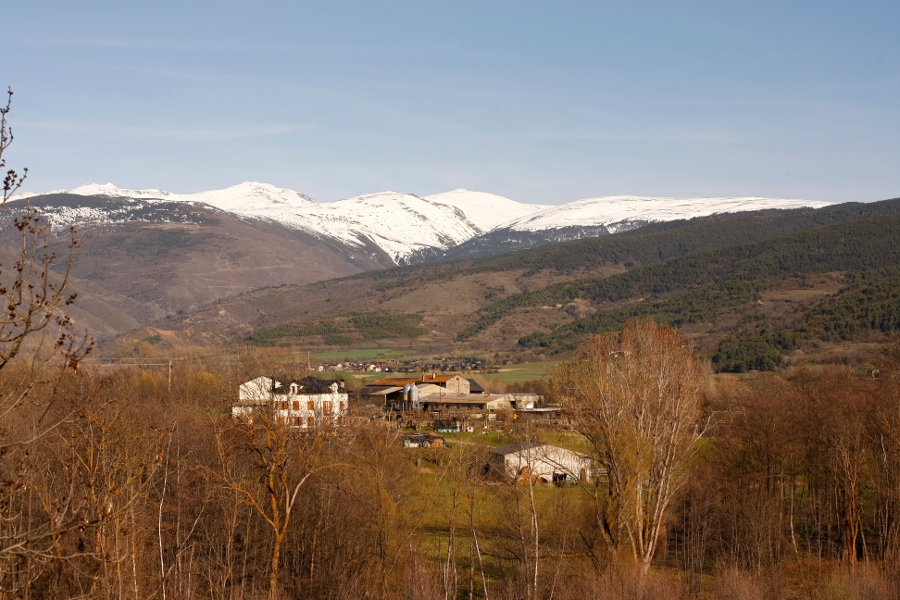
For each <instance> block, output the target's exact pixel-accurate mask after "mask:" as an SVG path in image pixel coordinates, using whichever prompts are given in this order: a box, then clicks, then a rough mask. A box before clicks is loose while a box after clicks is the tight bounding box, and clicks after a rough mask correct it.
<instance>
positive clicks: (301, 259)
mask: <svg viewBox="0 0 900 600" xmlns="http://www.w3.org/2000/svg"><path fill="white" fill-rule="evenodd" d="M28 202H30V203H31V205H32V206H34V207H37V208H39V209H40V211H41V213H42V214H43V215H44V216H45V217H46V218H48V219H50V220H51V222H52V223H53V225H54V230H55V231H57V232H61V233H64V232H65V231H66V230H67V229H68V227H69V226H74V227H76V228H77V229H78V230H79V232H81V233H82V234H83V235H85V236H86V240H85V242H84V244H83V246H82V248H80V249H79V251H78V253H77V256H76V262H75V266H74V270H73V274H74V276H75V278H76V281H75V285H76V286H77V287H78V288H79V291H80V298H81V301H80V302H79V305H78V310H79V311H81V313H82V314H81V316H80V317H79V320H80V321H83V322H85V323H87V324H90V326H91V329H92V331H94V333H95V335H97V336H98V337H101V338H104V337H113V336H115V335H118V334H121V333H122V332H124V331H128V330H130V329H133V328H135V327H140V326H142V325H145V324H147V323H150V322H154V321H158V320H159V319H162V318H165V317H169V318H174V317H176V316H178V315H180V314H181V313H183V312H185V311H190V310H191V309H193V308H196V307H200V306H203V305H209V303H213V302H216V301H219V300H222V299H224V298H228V297H231V296H234V295H236V294H241V293H244V292H248V291H250V290H254V289H258V288H272V287H277V286H284V285H288V286H294V285H300V286H302V285H305V284H311V283H314V282H317V281H323V280H330V279H334V278H339V277H344V276H348V275H353V274H355V273H361V272H364V271H372V270H381V269H385V268H389V267H393V266H395V265H398V264H401V265H402V264H410V263H421V262H428V261H434V260H436V259H441V258H444V259H446V258H452V257H454V256H467V255H471V256H477V255H485V254H494V253H497V252H499V251H505V250H518V249H521V248H523V247H528V246H538V245H543V244H546V243H549V242H558V241H564V240H571V239H579V238H585V237H596V236H600V235H606V234H608V233H610V232H617V231H619V232H621V231H626V230H630V229H633V228H634V227H639V226H640V225H643V224H646V223H648V222H654V221H659V222H666V221H671V220H672V219H677V218H679V217H682V216H697V215H707V214H713V213H731V212H734V211H741V210H753V209H759V208H764V207H766V208H768V207H772V208H779V207H782V208H783V207H794V206H818V205H820V204H823V203H815V202H805V201H793V200H771V199H760V198H749V199H748V198H737V199H735V198H710V199H674V198H666V199H649V198H636V197H615V198H595V199H590V200H584V201H580V202H576V203H571V204H567V205H562V206H543V205H530V204H523V203H519V202H515V201H513V200H510V199H507V198H503V197H501V196H497V195H493V194H487V193H483V192H472V191H467V190H455V191H452V192H447V193H443V194H437V195H432V196H417V195H414V194H403V193H398V192H383V193H378V194H370V195H364V196H358V197H356V198H349V199H346V200H340V201H338V202H332V203H319V202H316V201H315V200H313V199H311V198H309V197H308V196H305V195H303V194H301V193H299V192H296V191H293V190H285V189H281V188H277V187H274V186H271V185H267V184H261V183H252V182H251V183H243V184H240V185H236V186H233V187H231V188H228V189H225V190H217V191H209V192H200V193H196V194H174V193H171V192H167V191H164V190H125V189H120V188H118V187H116V186H113V185H111V184H106V185H95V184H89V185H86V186H82V187H79V188H76V189H74V190H72V192H54V193H47V194H39V195H35V196H31V197H30V198H29V199H28V200H26V199H18V200H15V201H12V202H10V203H8V204H7V205H6V207H5V208H4V210H3V211H2V213H0V217H2V219H3V220H2V221H0V244H2V245H3V246H5V247H8V248H11V247H13V246H14V245H15V243H16V241H15V240H16V231H15V228H14V227H13V225H12V219H13V218H14V217H15V216H16V215H18V214H21V213H22V212H23V211H24V210H26V207H27V205H28ZM63 238H64V236H61V237H60V239H59V240H58V241H55V242H54V244H55V246H54V249H55V250H57V251H58V252H59V253H60V254H62V250H63ZM489 279H490V278H488V279H486V280H485V281H484V282H483V284H484V285H485V286H487V288H490V287H491V286H492V283H491V282H490V280H489ZM495 287H496V286H495ZM479 293H480V292H479ZM295 301H298V302H299V301H300V300H299V299H295ZM423 301H425V299H423ZM337 304H338V299H337V298H335V303H334V304H332V305H330V306H331V307H334V306H337ZM476 304H477V303H476ZM476 304H473V306H476ZM253 310H256V311H258V314H259V316H260V317H263V316H264V314H265V312H266V310H267V309H266V308H265V307H264V306H260V307H257V308H254V309H253ZM250 321H251V322H259V323H264V322H266V319H265V318H261V319H256V318H253V319H250Z"/></svg>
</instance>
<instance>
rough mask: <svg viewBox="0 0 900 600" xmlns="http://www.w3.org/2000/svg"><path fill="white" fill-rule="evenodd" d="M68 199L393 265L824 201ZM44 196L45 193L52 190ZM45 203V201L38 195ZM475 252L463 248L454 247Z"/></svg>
mask: <svg viewBox="0 0 900 600" xmlns="http://www.w3.org/2000/svg"><path fill="white" fill-rule="evenodd" d="M68 193H69V194H73V195H79V196H85V197H93V198H108V199H109V198H115V199H120V200H122V201H124V202H127V201H139V200H140V201H143V202H146V203H148V204H160V205H161V206H160V207H159V209H160V210H164V207H166V206H172V205H174V204H176V203H188V204H195V205H199V204H202V205H206V206H209V207H212V208H214V209H217V210H219V211H222V212H227V213H230V214H232V215H235V216H236V217H238V218H240V219H243V220H247V219H250V220H257V221H267V222H271V223H276V224H278V225H280V226H282V227H285V228H288V229H293V230H296V231H301V232H303V233H305V234H308V235H311V236H313V237H316V238H318V239H320V240H330V241H333V242H337V243H339V244H341V245H344V246H347V247H350V248H354V249H357V250H358V251H364V252H369V253H370V254H372V255H374V254H377V252H375V253H373V252H372V246H375V247H377V249H378V250H379V251H381V252H383V253H384V254H385V255H387V256H388V257H390V259H391V261H392V262H393V263H394V264H410V263H416V262H424V261H429V260H436V259H442V258H451V257H454V256H460V255H464V254H466V253H469V254H490V253H494V252H498V251H508V250H517V249H521V248H524V247H531V246H535V245H541V244H543V243H551V242H559V241H565V240H571V239H580V238H584V237H596V236H597V235H604V234H607V233H614V232H617V231H624V230H628V229H633V228H635V227H639V226H641V225H644V224H646V223H651V222H660V221H670V220H674V219H687V218H692V217H698V216H705V215H710V214H716V213H731V212H739V211H752V210H762V209H767V208H798V207H803V206H805V207H813V208H817V207H821V206H825V205H827V203H824V202H816V201H808V200H785V199H773V198H755V197H752V198H645V197H639V196H608V197H601V198H589V199H586V200H580V201H577V202H570V203H568V204H563V205H559V206H549V205H538V204H524V203H520V202H515V201H513V200H510V199H508V198H504V197H502V196H497V195H495V194H488V193H484V192H473V191H469V190H455V191H452V192H446V193H443V194H436V195H432V196H418V195H415V194H408V193H400V192H380V193H376V194H366V195H362V196H357V197H355V198H348V199H346V200H339V201H337V202H330V203H320V202H316V201H315V200H313V199H312V198H310V197H308V196H306V195H304V194H301V193H299V192H297V191H294V190H286V189H281V188H277V187H275V186H272V185H269V184H264V183H256V182H246V183H241V184H239V185H235V186H233V187H230V188H227V189H224V190H214V191H208V192H200V193H196V194H174V193H171V192H167V191H164V190H153V189H151V190H126V189H121V188H118V187H116V186H114V185H112V184H104V185H97V184H88V185H84V186H81V187H78V188H75V189H74V190H72V191H71V192H68ZM51 196H52V194H51ZM37 197H38V198H45V197H46V195H38V196H37ZM44 205H45V210H48V211H51V214H53V215H54V220H55V221H56V222H58V223H60V224H65V225H68V224H82V223H84V222H117V216H116V215H114V214H109V215H103V214H101V211H99V210H96V209H95V210H93V211H85V210H82V211H80V212H78V211H71V210H67V211H63V210H62V209H60V210H59V211H56V212H53V208H52V206H51V203H50V202H45V204H44ZM464 244H467V245H468V246H467V247H468V248H478V249H479V250H477V251H475V252H472V251H469V250H466V249H465V248H460V247H461V246H463V245H464Z"/></svg>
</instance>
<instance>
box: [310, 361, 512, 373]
mask: <svg viewBox="0 0 900 600" xmlns="http://www.w3.org/2000/svg"><path fill="white" fill-rule="evenodd" d="M504 362H505V364H512V361H504ZM314 370H316V371H318V372H319V373H322V372H341V371H353V372H367V373H421V372H423V371H428V372H431V371H440V372H447V371H450V372H463V371H466V372H474V371H479V372H482V373H496V372H497V370H496V369H495V368H494V366H493V365H486V364H485V363H484V361H483V360H482V359H478V358H465V357H463V358H461V357H447V358H429V359H423V358H411V359H405V360H374V361H350V360H347V361H343V362H340V361H334V360H332V361H327V362H321V363H319V364H318V366H316V367H315V369H314Z"/></svg>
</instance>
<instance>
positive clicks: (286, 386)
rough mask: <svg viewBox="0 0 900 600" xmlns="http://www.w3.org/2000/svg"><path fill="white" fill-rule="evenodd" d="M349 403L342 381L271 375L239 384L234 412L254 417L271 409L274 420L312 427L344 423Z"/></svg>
mask: <svg viewBox="0 0 900 600" xmlns="http://www.w3.org/2000/svg"><path fill="white" fill-rule="evenodd" d="M348 404H349V397H348V395H347V391H346V390H345V389H344V386H343V383H342V382H337V381H327V380H324V379H317V378H315V377H304V378H303V379H298V380H296V381H291V382H289V383H284V382H281V381H278V380H277V379H274V378H272V377H257V378H256V379H253V380H250V381H248V382H246V383H242V384H241V385H240V387H239V388H238V400H237V402H236V403H235V404H234V405H232V407H231V414H232V416H234V417H242V418H251V417H252V415H253V413H254V412H256V411H260V410H270V411H272V417H273V418H274V419H277V420H279V421H281V422H283V423H287V424H289V425H290V426H291V427H296V428H300V429H306V430H311V429H316V428H323V427H333V426H336V425H344V424H345V422H346V419H347V407H348Z"/></svg>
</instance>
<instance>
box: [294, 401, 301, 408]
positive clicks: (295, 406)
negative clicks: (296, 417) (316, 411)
mask: <svg viewBox="0 0 900 600" xmlns="http://www.w3.org/2000/svg"><path fill="white" fill-rule="evenodd" d="M293 405H294V406H293V408H294V410H300V401H299V400H294V402H293Z"/></svg>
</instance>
